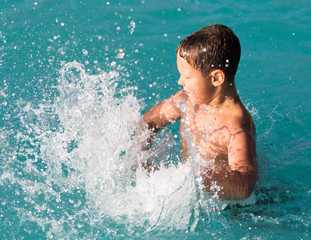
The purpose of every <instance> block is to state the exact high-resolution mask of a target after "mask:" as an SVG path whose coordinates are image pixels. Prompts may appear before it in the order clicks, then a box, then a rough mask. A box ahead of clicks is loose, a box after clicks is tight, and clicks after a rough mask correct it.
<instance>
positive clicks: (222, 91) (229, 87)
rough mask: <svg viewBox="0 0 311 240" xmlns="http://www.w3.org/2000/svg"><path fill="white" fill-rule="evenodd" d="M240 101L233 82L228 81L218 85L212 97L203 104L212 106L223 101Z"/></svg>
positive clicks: (218, 104)
mask: <svg viewBox="0 0 311 240" xmlns="http://www.w3.org/2000/svg"><path fill="white" fill-rule="evenodd" d="M230 100H231V101H234V102H237V101H240V97H239V95H238V93H237V90H236V87H235V84H234V82H232V83H228V84H223V85H222V86H220V87H219V88H218V89H217V90H216V93H215V95H214V98H213V99H212V100H211V101H210V102H208V103H205V104H203V105H209V106H214V107H221V106H222V105H223V103H225V102H227V101H230Z"/></svg>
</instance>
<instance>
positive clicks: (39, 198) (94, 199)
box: [0, 62, 200, 237]
mask: <svg viewBox="0 0 311 240" xmlns="http://www.w3.org/2000/svg"><path fill="white" fill-rule="evenodd" d="M120 81H121V79H120V77H119V74H118V72H116V71H112V72H109V73H106V72H102V73H100V74H97V75H90V74H87V73H86V72H85V70H84V69H83V67H82V66H81V65H80V64H79V63H77V62H70V63H67V64H65V65H64V66H63V67H62V68H61V70H60V76H59V79H58V85H57V90H58V93H59V94H58V96H57V97H56V99H54V100H53V101H49V102H46V103H42V104H40V105H39V106H37V107H33V106H32V105H31V104H30V103H23V104H20V109H19V113H18V115H17V116H18V119H19V122H20V125H21V129H23V131H20V132H19V133H18V134H16V136H15V141H16V143H17V144H16V145H17V146H16V147H15V148H14V149H12V150H10V151H11V154H10V158H9V159H7V161H5V163H6V165H5V166H4V168H3V169H4V171H3V172H2V174H1V183H2V186H4V185H5V184H6V183H8V182H9V183H10V184H11V189H10V190H11V191H13V189H15V190H14V191H15V199H16V200H15V202H13V203H11V206H13V208H14V211H15V212H16V213H17V214H18V217H19V220H20V226H21V228H22V227H24V226H28V225H29V224H32V225H35V226H36V227H37V229H41V230H40V231H42V233H43V234H45V235H46V236H48V237H53V236H54V237H55V236H56V237H60V236H62V237H63V236H64V234H65V233H66V234H65V235H66V236H67V235H68V236H74V235H76V236H84V235H83V234H86V235H87V234H92V235H93V236H96V235H100V234H104V235H107V234H111V235H113V236H117V235H118V234H120V233H118V231H120V230H118V229H122V227H121V226H123V229H125V230H124V231H126V232H130V233H131V232H137V229H140V231H142V232H150V231H154V230H168V229H179V230H189V229H190V230H192V229H193V228H194V227H195V226H196V224H197V222H198V219H199V217H198V216H199V213H198V211H199V208H198V206H199V205H200V204H199V203H198V201H197V199H198V193H197V187H196V186H197V181H196V180H195V179H196V178H195V174H193V168H192V167H191V166H190V165H191V164H190V163H189V164H179V165H178V166H176V165H174V164H170V162H172V158H174V157H175V158H177V159H178V155H179V153H172V147H173V145H174V144H176V143H175V142H174V138H173V137H172V136H171V134H169V133H168V134H164V135H163V136H162V137H161V140H159V141H158V143H157V144H155V147H154V148H153V149H152V150H150V151H142V150H141V147H140V146H139V145H138V144H137V141H136V139H135V134H134V132H135V130H136V129H137V126H138V122H139V121H140V120H141V107H142V106H141V102H140V101H139V100H138V99H137V98H136V97H135V95H134V90H133V88H124V87H123V88H120V87H119V86H118V84H119V83H120ZM146 131H147V130H146ZM1 136H2V137H1V138H0V140H1V141H4V137H5V136H6V134H5V133H3V134H2V135H1ZM145 136H147V134H145ZM7 153H8V151H7ZM150 158H152V159H157V161H158V162H159V166H160V170H159V171H156V172H151V173H148V172H146V171H145V170H144V169H143V168H138V169H137V170H136V171H133V166H135V165H136V164H137V163H140V162H145V161H148V159H150ZM199 198H200V197H199ZM3 204H6V203H3ZM116 226H117V227H116ZM24 229H26V227H24ZM29 229H31V228H29ZM32 229H34V228H32ZM94 229H96V230H94ZM29 231H31V230H29ZM79 234H80V235H79ZM81 234H82V235H81Z"/></svg>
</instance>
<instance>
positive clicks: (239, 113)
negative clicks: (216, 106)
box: [222, 100, 253, 131]
mask: <svg viewBox="0 0 311 240" xmlns="http://www.w3.org/2000/svg"><path fill="white" fill-rule="evenodd" d="M222 111H223V114H222V115H223V119H224V121H225V125H226V126H227V127H228V129H230V130H231V131H239V130H241V129H243V130H246V131H251V130H252V125H253V119H252V117H251V115H250V113H249V112H248V110H247V109H246V108H245V107H244V105H243V104H242V103H241V101H240V100H238V101H236V102H235V101H234V100H232V101H228V102H227V103H226V104H225V106H224V107H223V109H222Z"/></svg>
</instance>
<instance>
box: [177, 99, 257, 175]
mask: <svg viewBox="0 0 311 240" xmlns="http://www.w3.org/2000/svg"><path fill="white" fill-rule="evenodd" d="M181 109H182V110H181V122H180V134H181V138H182V145H183V156H184V157H186V158H187V157H188V154H189V151H190V149H191V148H193V150H194V151H195V152H196V153H199V154H200V156H201V157H202V159H204V161H203V162H202V163H201V165H205V164H206V165H209V164H210V163H213V164H215V170H217V169H219V170H228V168H229V166H228V143H229V141H230V137H231V136H232V134H233V133H234V132H235V131H241V129H237V128H236V127H232V126H231V125H232V124H231V123H232V122H234V121H237V119H235V118H241V116H242V118H245V119H243V121H244V122H245V123H246V125H245V128H244V129H242V131H251V126H250V125H251V122H252V120H251V117H250V115H249V114H248V112H247V111H246V110H245V108H244V107H243V105H242V104H241V102H234V101H230V100H228V101H226V102H225V103H223V104H222V105H221V106H214V105H205V106H203V107H202V106H200V107H199V106H197V105H193V104H191V103H189V102H188V101H184V103H183V107H182V108H181ZM248 125H249V126H248Z"/></svg>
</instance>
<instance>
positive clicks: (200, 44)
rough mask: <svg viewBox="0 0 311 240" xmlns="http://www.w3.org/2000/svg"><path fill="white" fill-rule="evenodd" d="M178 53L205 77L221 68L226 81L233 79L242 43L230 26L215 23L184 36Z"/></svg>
mask: <svg viewBox="0 0 311 240" xmlns="http://www.w3.org/2000/svg"><path fill="white" fill-rule="evenodd" d="M176 53H177V54H179V56H180V57H182V58H184V59H185V60H186V61H187V62H188V63H189V64H190V65H191V66H192V67H193V68H195V69H196V70H199V71H200V72H201V73H202V74H203V75H204V76H205V77H208V76H209V74H210V72H211V71H212V70H215V69H220V70H222V71H223V72H224V73H225V75H226V81H233V80H234V76H235V73H236V71H237V69H238V65H239V61H240V56H241V45H240V41H239V39H238V37H237V36H236V35H235V34H234V33H233V31H232V30H231V29H230V28H229V27H227V26H224V25H221V24H214V25H211V26H207V27H204V28H202V29H200V30H199V31H196V32H194V33H192V34H191V35H189V36H188V37H186V38H184V39H183V40H182V41H181V42H180V44H179V46H178V48H177V51H176Z"/></svg>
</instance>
